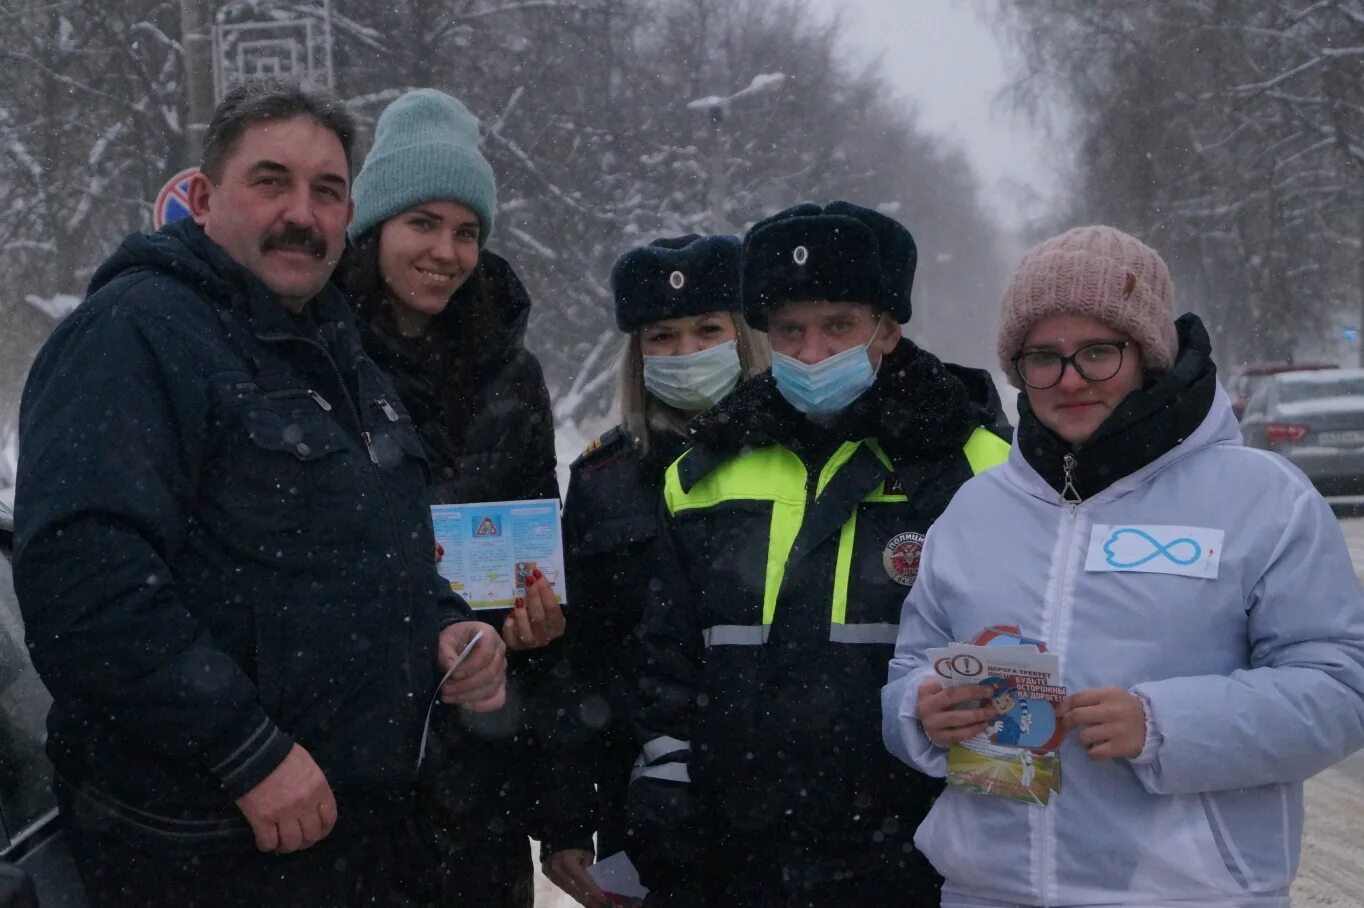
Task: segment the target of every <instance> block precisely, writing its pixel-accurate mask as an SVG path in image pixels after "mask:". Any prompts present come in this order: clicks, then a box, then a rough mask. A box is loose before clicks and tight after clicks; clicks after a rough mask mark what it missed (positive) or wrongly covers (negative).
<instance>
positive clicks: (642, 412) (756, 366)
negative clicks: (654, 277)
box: [620, 312, 772, 455]
mask: <svg viewBox="0 0 1364 908" xmlns="http://www.w3.org/2000/svg"><path fill="white" fill-rule="evenodd" d="M730 315H731V316H732V317H733V318H734V331H735V335H736V337H735V340H736V341H737V343H736V345H735V346H736V348H737V351H738V354H739V368H740V369H741V370H742V377H741V378H740V381H747V380H748V379H750V378H752V377H753V376H755V375H757V374H758V373H759V372H765V371H767V370H768V369H770V368H771V367H772V351H771V348H769V347H768V345H767V336H766V335H765V334H763V333H762V332H760V331H758V330H756V329H755V328H753V327H751V326H750V325H749V324H748V322H746V321H744V317H743V316H742V315H740V314H739V313H737V312H731V313H730ZM643 331H644V329H643V328H641V329H640V330H638V331H631V332H630V335H629V340H628V341H627V342H626V344H625V349H624V350H623V351H622V352H621V357H620V424H621V425H622V426H623V427H624V428H625V431H626V432H629V433H630V436H631V437H632V438H634V439H635V440H636V444H638V445H639V450H640V453H641V454H645V455H647V454H648V453H649V430H650V429H653V430H654V431H655V432H671V433H672V434H674V435H686V434H687V424H688V423H689V422H691V419H692V417H693V416H695V415H696V414H695V413H688V412H687V411H685V410H679V409H677V408H676V407H671V406H669V405H668V404H665V403H664V402H663V401H661V400H659V399H658V398H657V397H654V396H653V395H652V394H650V393H649V391H648V390H647V389H646V388H645V387H644V344H643V341H642V340H641V339H640V337H641V335H642V333H643Z"/></svg>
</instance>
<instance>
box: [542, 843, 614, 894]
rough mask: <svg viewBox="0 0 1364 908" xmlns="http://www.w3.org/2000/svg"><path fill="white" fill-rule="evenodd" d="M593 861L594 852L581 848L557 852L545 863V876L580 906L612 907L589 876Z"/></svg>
mask: <svg viewBox="0 0 1364 908" xmlns="http://www.w3.org/2000/svg"><path fill="white" fill-rule="evenodd" d="M592 860H593V858H592V852H590V851H583V850H582V849H581V848H565V849H564V850H563V851H556V852H554V854H552V855H550V857H549V860H548V861H546V862H545V866H544V871H545V876H547V877H549V881H550V882H551V883H553V884H554V885H555V886H558V887H559V888H560V889H562V890H563V891H564V892H566V893H568V895H569V897H570V898H572V899H573V901H575V902H577V903H578V904H579V905H584V906H586V908H598V906H606V905H610V904H611V903H610V902H609V901H607V898H606V893H604V892H602V891H601V887H600V886H598V885H597V883H596V881H595V880H593V879H592V877H590V876H588V873H587V868H588V867H589V866H590V865H591V864H592Z"/></svg>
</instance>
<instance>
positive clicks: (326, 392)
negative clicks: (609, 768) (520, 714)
mask: <svg viewBox="0 0 1364 908" xmlns="http://www.w3.org/2000/svg"><path fill="white" fill-rule="evenodd" d="M306 313H307V314H306V315H305V316H300V317H295V316H292V315H290V313H289V312H288V311H287V310H285V309H284V308H283V307H282V306H281V305H280V304H279V303H278V301H277V300H276V299H275V298H274V297H273V295H272V294H271V293H270V292H269V291H268V290H267V289H266V287H265V286H264V285H263V284H261V283H260V282H259V281H258V280H257V279H256V278H255V277H254V276H252V275H251V274H250V273H249V272H248V271H246V269H244V268H242V267H241V266H240V265H238V264H237V263H235V262H234V261H233V260H232V259H230V258H229V257H228V256H227V254H226V253H225V252H224V251H223V250H222V249H221V248H220V247H219V246H217V245H216V244H215V243H213V242H212V241H211V240H209V239H208V238H207V237H206V236H205V235H204V233H203V231H202V230H201V229H200V228H198V227H197V226H195V225H194V224H193V223H192V222H190V221H188V220H186V221H181V222H179V223H177V224H175V225H173V226H171V227H168V228H166V229H165V230H162V231H161V232H159V233H156V234H153V235H146V236H143V235H135V236H131V237H129V238H128V239H127V240H125V241H124V243H123V245H122V247H121V248H120V249H119V250H118V252H116V253H115V254H114V256H113V257H112V258H111V259H110V260H109V261H107V262H106V263H105V264H104V266H103V267H101V268H100V269H99V271H98V272H97V274H96V275H95V277H94V280H93V281H92V283H91V286H90V290H89V296H88V298H87V299H86V301H85V302H84V303H83V304H82V305H81V306H80V307H79V308H78V309H77V310H76V312H75V313H74V314H72V315H71V316H70V317H69V318H68V319H66V321H64V322H63V323H62V324H61V325H60V326H58V328H57V330H56V332H55V333H54V334H53V336H52V338H51V339H50V340H49V341H48V343H47V344H46V345H45V347H44V348H43V350H42V352H41V353H40V354H39V356H38V358H37V361H36V362H35V363H34V366H33V370H32V373H31V374H30V377H29V380H28V385H27V387H26V389H25V392H24V398H23V405H22V413H21V432H22V436H21V446H20V456H19V483H18V491H17V498H16V523H17V530H18V532H17V544H16V550H15V559H14V574H15V585H16V589H17V591H18V594H19V601H20V605H21V608H22V610H23V615H24V620H25V623H26V625H27V633H28V642H29V646H30V648H31V650H32V653H33V661H34V664H35V666H36V667H37V669H38V671H39V673H40V675H41V676H42V678H43V680H44V682H45V683H46V684H47V686H48V689H49V690H50V691H51V693H52V696H53V701H54V703H53V707H52V711H51V714H50V716H49V720H48V727H49V740H48V750H49V753H50V755H51V757H52V760H53V763H54V764H55V766H56V770H57V773H58V774H59V776H60V777H61V779H62V780H63V782H64V783H66V784H67V785H68V786H70V789H71V790H72V791H74V792H75V794H76V798H75V802H76V804H77V805H78V808H79V809H78V811H77V813H78V815H77V816H76V817H74V818H72V821H73V822H77V823H83V822H88V823H90V824H96V825H98V826H99V827H100V828H104V829H108V828H114V829H117V830H119V831H120V834H126V835H127V836H128V837H130V838H137V839H139V840H142V841H143V842H144V843H146V844H148V845H151V846H153V847H177V846H179V847H188V848H192V849H195V848H220V847H221V848H231V847H242V848H251V847H253V839H252V836H251V833H250V830H249V828H248V826H247V824H246V822H245V819H244V818H243V817H242V815H241V813H240V812H239V811H238V809H237V807H236V806H235V804H234V803H233V801H234V799H235V798H237V797H238V796H240V795H242V794H243V793H245V792H246V791H248V790H250V789H251V788H252V787H254V786H255V785H256V784H257V783H258V782H260V781H261V780H262V779H263V778H264V777H265V776H266V775H268V774H269V773H270V772H271V771H272V770H273V769H274V768H275V767H276V766H277V765H278V764H279V762H280V761H281V760H282V759H283V757H284V756H285V754H286V753H287V752H288V750H289V749H290V747H291V746H292V744H293V742H297V743H299V744H301V745H303V746H304V747H305V748H307V749H308V750H309V751H310V752H311V754H312V755H313V757H314V759H315V760H316V761H317V762H318V764H319V765H320V766H321V768H322V770H323V771H324V772H325V773H326V775H327V778H328V780H329V782H330V784H331V786H332V789H333V791H334V792H335V794H336V798H337V803H338V808H339V821H338V826H337V829H336V831H335V832H334V833H333V834H334V835H344V834H346V833H347V831H353V830H357V829H362V828H365V827H367V826H369V825H370V824H372V823H380V822H382V823H387V822H389V821H390V820H391V819H392V818H393V817H395V816H397V815H398V814H400V813H401V812H402V811H403V810H405V806H404V805H406V804H407V803H409V798H410V790H411V783H412V779H413V776H414V768H415V763H416V758H417V745H418V740H419V737H420V734H421V724H422V719H423V715H424V710H425V705H426V703H427V701H428V699H429V697H430V696H431V694H432V692H433V688H434V684H435V681H436V680H437V679H436V677H435V673H434V662H433V660H434V650H435V641H436V636H437V633H438V630H439V627H440V626H441V624H442V623H444V622H448V621H452V620H463V619H467V618H468V617H469V614H468V609H467V606H465V604H464V603H463V601H462V600H460V599H459V598H458V597H457V596H455V595H454V594H453V593H451V592H450V589H449V585H448V584H447V583H445V582H444V581H443V580H442V579H441V578H440V577H439V575H438V574H437V573H436V572H435V570H434V567H433V565H432V559H431V552H432V550H433V546H434V541H433V537H432V533H431V522H430V517H429V514H428V512H427V509H426V493H425V482H426V474H427V466H426V457H425V454H424V452H423V449H422V446H421V442H420V438H419V437H418V435H417V432H416V430H415V429H414V428H413V426H412V424H411V422H410V420H409V419H408V417H407V415H406V413H405V412H404V410H403V408H402V404H401V402H400V401H399V400H398V397H397V395H396V393H395V391H394V388H393V385H392V383H391V382H390V381H389V379H388V378H387V377H386V376H385V375H384V374H383V372H382V371H380V369H379V368H378V367H377V366H376V365H375V364H374V363H373V362H372V361H371V360H370V359H369V358H368V357H366V356H365V355H364V354H363V352H362V350H361V347H360V338H359V334H358V332H357V331H356V329H355V325H354V322H353V320H352V318H351V315H350V311H349V309H348V308H347V306H346V305H345V302H344V300H343V299H342V298H341V296H340V294H339V293H337V292H336V291H335V290H334V289H333V288H331V287H330V286H328V287H327V288H325V289H324V290H323V292H322V293H321V294H319V295H318V297H317V298H316V299H314V300H313V301H312V302H311V303H310V304H309V306H308V308H307V310H306Z"/></svg>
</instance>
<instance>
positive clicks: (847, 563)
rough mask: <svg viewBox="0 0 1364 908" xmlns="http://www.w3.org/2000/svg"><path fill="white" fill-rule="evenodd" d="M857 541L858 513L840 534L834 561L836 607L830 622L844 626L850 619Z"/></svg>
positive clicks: (849, 520)
mask: <svg viewBox="0 0 1364 908" xmlns="http://www.w3.org/2000/svg"><path fill="white" fill-rule="evenodd" d="M856 539H857V512H856V511H853V512H852V516H851V517H849V518H848V522H847V523H845V524H843V529H842V530H840V531H839V533H838V557H837V558H835V559H834V607H833V612H832V613H831V615H830V620H832V621H833V623H834V624H835V625H838V624H842V623H843V622H844V621H846V620H847V617H848V584H849V583H850V582H851V581H850V578H851V576H852V556H853V543H854V542H855V541H856Z"/></svg>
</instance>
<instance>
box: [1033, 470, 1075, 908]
mask: <svg viewBox="0 0 1364 908" xmlns="http://www.w3.org/2000/svg"><path fill="white" fill-rule="evenodd" d="M1076 466H1078V462H1077V461H1076V459H1075V455H1074V454H1069V453H1068V454H1066V455H1065V457H1063V458H1062V460H1061V469H1062V471H1063V472H1062V478H1063V479H1064V483H1063V485H1062V486H1061V503H1062V505H1064V506H1065V516H1064V518H1063V520H1064V521H1065V530H1064V532H1065V534H1066V535H1065V545H1064V546H1063V547H1062V549H1061V565H1062V567H1061V577H1060V580H1059V582H1058V583H1057V586H1056V601H1055V602H1053V603H1052V610H1051V622H1050V624H1049V626H1048V628H1047V645H1048V646H1050V647H1052V648H1053V652H1055V646H1056V642H1057V639H1058V637H1059V636H1060V633H1061V609H1062V607H1063V605H1064V603H1065V599H1066V590H1067V589H1069V588H1070V563H1071V560H1072V557H1071V549H1072V548H1073V547H1074V545H1075V525H1076V523H1077V521H1078V518H1079V511H1080V505H1081V504H1083V503H1084V499H1083V498H1082V497H1081V496H1080V491H1079V489H1077V488H1076V487H1075V468H1076ZM1055 837H1056V817H1055V814H1054V812H1053V811H1051V810H1047V811H1044V812H1043V814H1042V892H1040V893H1038V895H1040V896H1041V897H1042V904H1044V905H1050V904H1051V903H1052V902H1051V890H1052V888H1053V886H1052V880H1053V877H1054V875H1055V873H1054V870H1053V868H1052V860H1053V858H1052V841H1053V839H1055Z"/></svg>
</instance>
